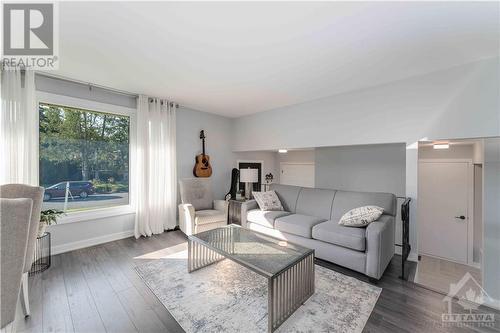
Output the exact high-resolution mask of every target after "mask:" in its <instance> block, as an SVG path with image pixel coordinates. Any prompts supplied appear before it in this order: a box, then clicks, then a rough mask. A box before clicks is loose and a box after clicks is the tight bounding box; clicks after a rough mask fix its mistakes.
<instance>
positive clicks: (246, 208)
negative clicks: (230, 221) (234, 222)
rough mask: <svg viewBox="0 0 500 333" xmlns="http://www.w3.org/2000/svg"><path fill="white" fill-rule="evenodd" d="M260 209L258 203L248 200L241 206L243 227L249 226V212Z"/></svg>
mask: <svg viewBox="0 0 500 333" xmlns="http://www.w3.org/2000/svg"><path fill="white" fill-rule="evenodd" d="M257 208H259V205H258V204H257V201H255V200H248V201H245V202H243V203H242V204H241V226H242V227H246V226H247V212H248V211H249V210H252V209H257Z"/></svg>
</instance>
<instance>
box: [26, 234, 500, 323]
mask: <svg viewBox="0 0 500 333" xmlns="http://www.w3.org/2000/svg"><path fill="white" fill-rule="evenodd" d="M186 248H187V246H186V238H185V236H184V235H183V234H182V233H181V232H180V231H172V232H167V233H164V234H161V235H156V236H153V237H150V238H140V239H137V240H136V239H134V238H127V239H123V240H118V241H114V242H110V243H106V244H101V245H97V246H94V247H90V248H86V249H81V250H77V251H73V252H68V253H64V254H60V255H56V256H54V257H53V265H52V267H51V268H50V269H49V270H47V271H45V272H44V273H42V274H39V275H36V276H33V277H30V302H31V312H32V314H31V316H30V317H28V318H27V319H24V318H18V320H17V330H18V332H86V333H87V332H88V333H93V332H117V333H118V332H119V333H121V332H183V330H182V328H181V327H180V326H179V324H178V323H177V322H176V321H175V319H174V318H173V317H172V316H171V315H170V313H169V312H168V311H167V310H166V309H165V307H164V306H163V305H162V304H161V303H160V301H159V300H158V299H157V298H156V296H155V295H154V294H153V293H152V292H151V291H150V290H149V289H148V288H147V287H146V285H145V284H144V283H143V282H142V280H141V279H140V278H139V276H138V275H137V273H136V272H135V270H134V267H135V266H136V265H140V264H141V263H144V262H146V261H148V260H154V257H155V255H161V254H163V253H175V252H178V251H180V250H183V249H186ZM399 259H400V257H398V256H396V257H395V258H394V259H393V261H392V262H391V264H390V265H389V267H388V269H387V271H386V273H385V274H384V276H383V277H382V279H381V280H380V281H379V282H378V283H377V285H378V286H379V287H381V288H383V291H382V294H381V296H380V298H379V300H378V302H377V304H376V306H375V308H374V310H373V312H372V314H371V316H370V319H369V320H368V323H367V324H366V326H365V329H364V332H500V313H499V312H498V311H496V312H494V311H492V310H491V309H488V308H480V309H479V310H478V312H488V313H491V312H494V313H495V319H496V322H495V325H494V327H469V328H468V327H443V325H442V322H441V314H442V313H443V312H446V311H447V308H446V304H445V303H443V301H442V300H443V297H444V295H442V294H439V293H436V292H433V291H430V290H427V289H424V288H422V287H419V286H416V285H414V284H413V283H411V282H405V281H402V280H400V279H398V276H399V275H400V265H399ZM317 263H318V264H320V265H323V266H325V267H328V268H331V269H334V270H336V271H339V272H341V273H343V274H346V275H350V276H354V277H356V278H358V279H360V280H363V281H366V282H368V279H367V278H366V277H365V276H363V275H361V274H358V273H356V272H353V271H350V270H348V269H345V268H342V267H339V266H336V265H334V264H331V263H328V262H324V261H320V260H318V261H317ZM411 268H412V267H410V269H411ZM413 269H414V267H413ZM454 308H456V310H457V312H458V313H460V312H463V310H461V307H460V305H458V304H456V303H455V304H454ZM18 313H19V314H20V313H21V311H20V309H18Z"/></svg>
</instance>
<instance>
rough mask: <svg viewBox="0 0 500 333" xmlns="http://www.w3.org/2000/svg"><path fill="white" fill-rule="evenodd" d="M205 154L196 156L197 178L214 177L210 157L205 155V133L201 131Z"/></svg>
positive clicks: (194, 169)
mask: <svg viewBox="0 0 500 333" xmlns="http://www.w3.org/2000/svg"><path fill="white" fill-rule="evenodd" d="M200 139H201V141H202V147H203V152H202V153H201V154H199V155H197V156H196V158H195V161H196V162H195V165H194V168H193V174H194V176H195V177H210V176H211V175H212V166H211V165H210V156H208V155H206V154H205V131H204V130H201V131H200Z"/></svg>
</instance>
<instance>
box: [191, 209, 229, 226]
mask: <svg viewBox="0 0 500 333" xmlns="http://www.w3.org/2000/svg"><path fill="white" fill-rule="evenodd" d="M226 218H227V214H226V213H225V212H224V211H220V210H215V209H205V210H197V211H196V212H195V217H194V224H195V225H200V224H209V223H216V222H224V221H226Z"/></svg>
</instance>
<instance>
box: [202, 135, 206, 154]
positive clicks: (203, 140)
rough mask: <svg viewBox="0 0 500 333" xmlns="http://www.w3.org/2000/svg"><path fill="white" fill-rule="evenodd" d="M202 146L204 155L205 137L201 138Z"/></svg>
mask: <svg viewBox="0 0 500 333" xmlns="http://www.w3.org/2000/svg"><path fill="white" fill-rule="evenodd" d="M202 142H203V144H202V146H203V156H205V139H202Z"/></svg>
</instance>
